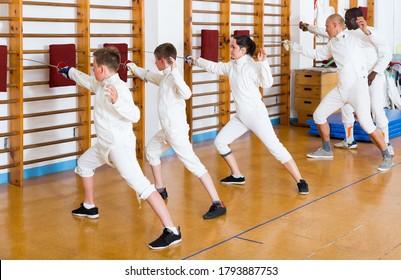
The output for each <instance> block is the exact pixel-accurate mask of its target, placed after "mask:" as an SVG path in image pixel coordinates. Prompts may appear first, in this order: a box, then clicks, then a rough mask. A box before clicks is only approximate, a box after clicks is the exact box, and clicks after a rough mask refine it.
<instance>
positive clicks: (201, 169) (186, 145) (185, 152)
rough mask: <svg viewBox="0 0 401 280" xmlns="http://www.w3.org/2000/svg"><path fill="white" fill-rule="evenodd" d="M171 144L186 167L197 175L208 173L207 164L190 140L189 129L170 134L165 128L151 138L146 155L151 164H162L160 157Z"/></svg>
mask: <svg viewBox="0 0 401 280" xmlns="http://www.w3.org/2000/svg"><path fill="white" fill-rule="evenodd" d="M170 146H171V148H173V150H174V152H175V153H176V154H177V156H178V158H179V159H180V160H181V161H182V163H184V165H185V167H186V168H187V169H188V170H189V171H191V172H192V173H193V174H194V175H195V176H197V177H198V178H199V177H202V176H203V175H204V174H206V173H207V170H206V168H205V166H204V165H203V164H202V163H201V161H200V160H199V158H198V157H197V156H196V154H195V152H194V149H193V147H192V144H191V142H189V137H188V131H187V130H185V131H183V132H182V133H175V134H174V136H172V135H169V134H168V133H166V132H165V131H164V130H163V129H162V130H160V131H159V132H157V133H156V135H155V136H153V137H152V139H150V141H149V143H148V144H147V145H146V147H145V155H146V158H147V160H148V161H149V164H150V165H152V166H156V165H159V164H161V161H160V157H161V156H162V154H163V153H164V152H165V151H167V150H168V148H169V147H170Z"/></svg>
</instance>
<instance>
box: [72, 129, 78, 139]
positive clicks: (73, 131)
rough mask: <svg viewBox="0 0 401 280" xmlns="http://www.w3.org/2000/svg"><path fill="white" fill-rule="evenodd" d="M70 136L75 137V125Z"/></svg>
mask: <svg viewBox="0 0 401 280" xmlns="http://www.w3.org/2000/svg"><path fill="white" fill-rule="evenodd" d="M72 137H77V128H76V127H74V128H73V129H72Z"/></svg>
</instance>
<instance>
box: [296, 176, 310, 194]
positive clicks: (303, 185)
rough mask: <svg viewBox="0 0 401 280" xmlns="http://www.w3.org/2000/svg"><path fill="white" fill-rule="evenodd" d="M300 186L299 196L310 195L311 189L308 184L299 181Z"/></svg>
mask: <svg viewBox="0 0 401 280" xmlns="http://www.w3.org/2000/svg"><path fill="white" fill-rule="evenodd" d="M297 186H298V192H299V194H308V193H309V187H308V183H307V182H306V181H305V180H303V179H301V180H300V181H299V183H297Z"/></svg>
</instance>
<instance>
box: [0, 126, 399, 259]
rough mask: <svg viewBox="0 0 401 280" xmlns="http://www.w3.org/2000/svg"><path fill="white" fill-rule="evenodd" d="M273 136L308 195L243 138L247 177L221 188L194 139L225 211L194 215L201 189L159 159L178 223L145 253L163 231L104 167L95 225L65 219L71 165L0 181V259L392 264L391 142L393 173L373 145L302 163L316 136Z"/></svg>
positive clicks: (395, 180)
mask: <svg viewBox="0 0 401 280" xmlns="http://www.w3.org/2000/svg"><path fill="white" fill-rule="evenodd" d="M276 132H277V134H278V136H279V138H280V139H281V141H282V142H283V144H284V145H285V146H286V148H287V149H288V150H289V151H290V153H291V154H292V156H293V157H294V159H295V161H296V162H297V164H298V166H299V168H300V170H301V173H302V174H303V177H304V178H305V179H306V180H307V181H308V183H309V185H310V194H309V195H307V196H301V195H299V194H298V192H297V188H296V184H295V183H294V182H293V181H292V178H291V177H290V175H289V174H288V173H287V172H285V170H284V169H283V167H282V166H281V164H280V163H279V162H278V161H277V160H276V159H274V158H273V156H272V155H271V154H270V153H269V152H268V151H267V150H266V149H265V148H264V146H262V144H261V142H260V141H259V140H258V139H257V138H256V137H255V136H253V135H250V134H246V135H245V136H243V137H242V138H240V139H239V140H237V141H236V142H235V143H234V144H233V145H232V148H233V149H234V151H235V153H236V156H237V159H238V162H239V164H240V167H241V169H242V171H243V173H244V174H245V175H246V180H247V182H246V184H245V185H244V186H225V185H220V184H219V183H218V182H219V179H220V178H222V177H224V176H226V175H228V168H227V166H226V165H225V163H224V162H223V159H221V157H220V156H219V155H218V154H217V152H216V150H215V148H214V146H213V142H212V141H205V142H202V143H197V144H195V145H194V146H195V152H196V153H197V155H198V156H199V157H200V158H201V161H202V162H203V163H204V165H205V166H206V167H207V168H208V170H209V172H210V174H211V176H212V178H213V179H214V181H215V182H216V187H217V189H218V192H219V194H220V196H221V198H222V199H223V201H224V202H225V204H226V205H227V208H228V213H227V215H226V216H225V217H221V218H218V219H214V220H203V219H202V214H203V213H204V212H206V211H207V209H208V208H209V206H210V201H209V198H208V196H207V193H206V191H205V190H204V189H203V187H202V185H201V184H200V182H199V180H198V179H197V178H196V177H195V176H194V175H192V174H191V173H190V172H188V171H187V170H185V168H184V166H183V164H182V163H181V162H180V161H179V160H178V159H177V158H176V157H175V156H171V157H168V158H164V160H163V168H164V169H163V173H164V179H165V182H166V185H167V187H168V191H169V199H168V201H167V206H168V208H169V210H170V212H171V214H172V216H173V219H174V220H175V223H176V224H177V225H180V226H181V230H182V235H183V241H182V243H181V244H179V245H176V246H173V247H171V248H168V249H166V250H162V251H152V250H150V249H148V247H147V243H149V242H150V241H152V240H153V239H155V238H157V237H158V236H159V235H160V233H161V231H162V227H161V225H160V223H159V221H158V219H157V218H156V216H155V215H154V214H153V212H152V211H151V209H150V207H149V205H147V204H146V203H143V204H142V208H141V209H138V203H137V200H136V198H135V194H134V191H132V190H131V189H130V188H129V187H128V186H127V185H126V184H125V182H124V181H123V180H122V179H121V177H120V176H119V175H118V173H117V172H116V170H114V169H112V168H110V167H103V168H101V169H99V170H98V171H97V173H96V177H95V178H96V186H95V202H96V205H97V206H98V207H99V213H100V217H99V219H97V220H89V219H85V218H76V217H73V216H72V215H71V210H72V209H74V208H76V207H77V206H79V203H80V202H81V200H82V197H83V196H82V189H81V183H80V178H79V177H77V176H75V175H74V173H73V171H67V172H62V173H58V174H52V175H48V176H43V177H38V178H33V179H29V180H26V186H25V187H24V188H17V187H8V186H7V185H0V259H3V260H17V259H38V260H43V259H46V260H51V259H62V260H68V259H71V260H74V259H95V260H102V259H122V260H124V259H130V260H137V259H144V260H148V259H150V260H164V259H172V260H176V259H178V260H179V259H189V260H196V259H201V260H205V259H220V260H231V259H248V260H251V259H260V260H262V259H275V260H337V259H342V260H354V259H361V260H378V259H385V260H388V259H396V260H400V259H401V246H400V245H401V218H400V213H401V183H400V182H401V166H400V161H401V137H398V138H396V139H393V140H392V143H393V146H394V148H395V153H396V156H395V157H394V161H395V163H396V164H395V166H394V168H393V169H392V170H391V171H388V172H383V173H381V172H378V171H377V170H376V168H377V166H378V165H379V163H380V161H381V156H380V154H379V152H378V150H377V149H376V148H375V147H374V146H373V144H368V143H360V144H359V146H358V149H357V150H353V151H346V150H339V149H336V150H335V151H334V159H333V160H310V159H307V158H306V153H307V152H310V151H313V150H314V149H316V148H318V147H319V146H320V144H321V142H320V138H317V137H311V136H308V135H307V128H302V127H293V126H291V127H285V126H277V127H276ZM335 141H337V140H333V142H335ZM141 163H142V166H143V167H144V172H145V174H146V175H147V176H148V177H149V178H151V171H150V168H149V166H148V164H147V163H146V162H141Z"/></svg>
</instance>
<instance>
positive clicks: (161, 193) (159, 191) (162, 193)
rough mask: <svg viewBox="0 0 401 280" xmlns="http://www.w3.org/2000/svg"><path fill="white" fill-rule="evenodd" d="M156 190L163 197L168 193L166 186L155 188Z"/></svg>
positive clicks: (165, 197)
mask: <svg viewBox="0 0 401 280" xmlns="http://www.w3.org/2000/svg"><path fill="white" fill-rule="evenodd" d="M156 190H157V192H158V193H159V194H160V196H161V197H162V198H163V199H167V197H168V193H167V190H166V188H162V189H158V188H156Z"/></svg>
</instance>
